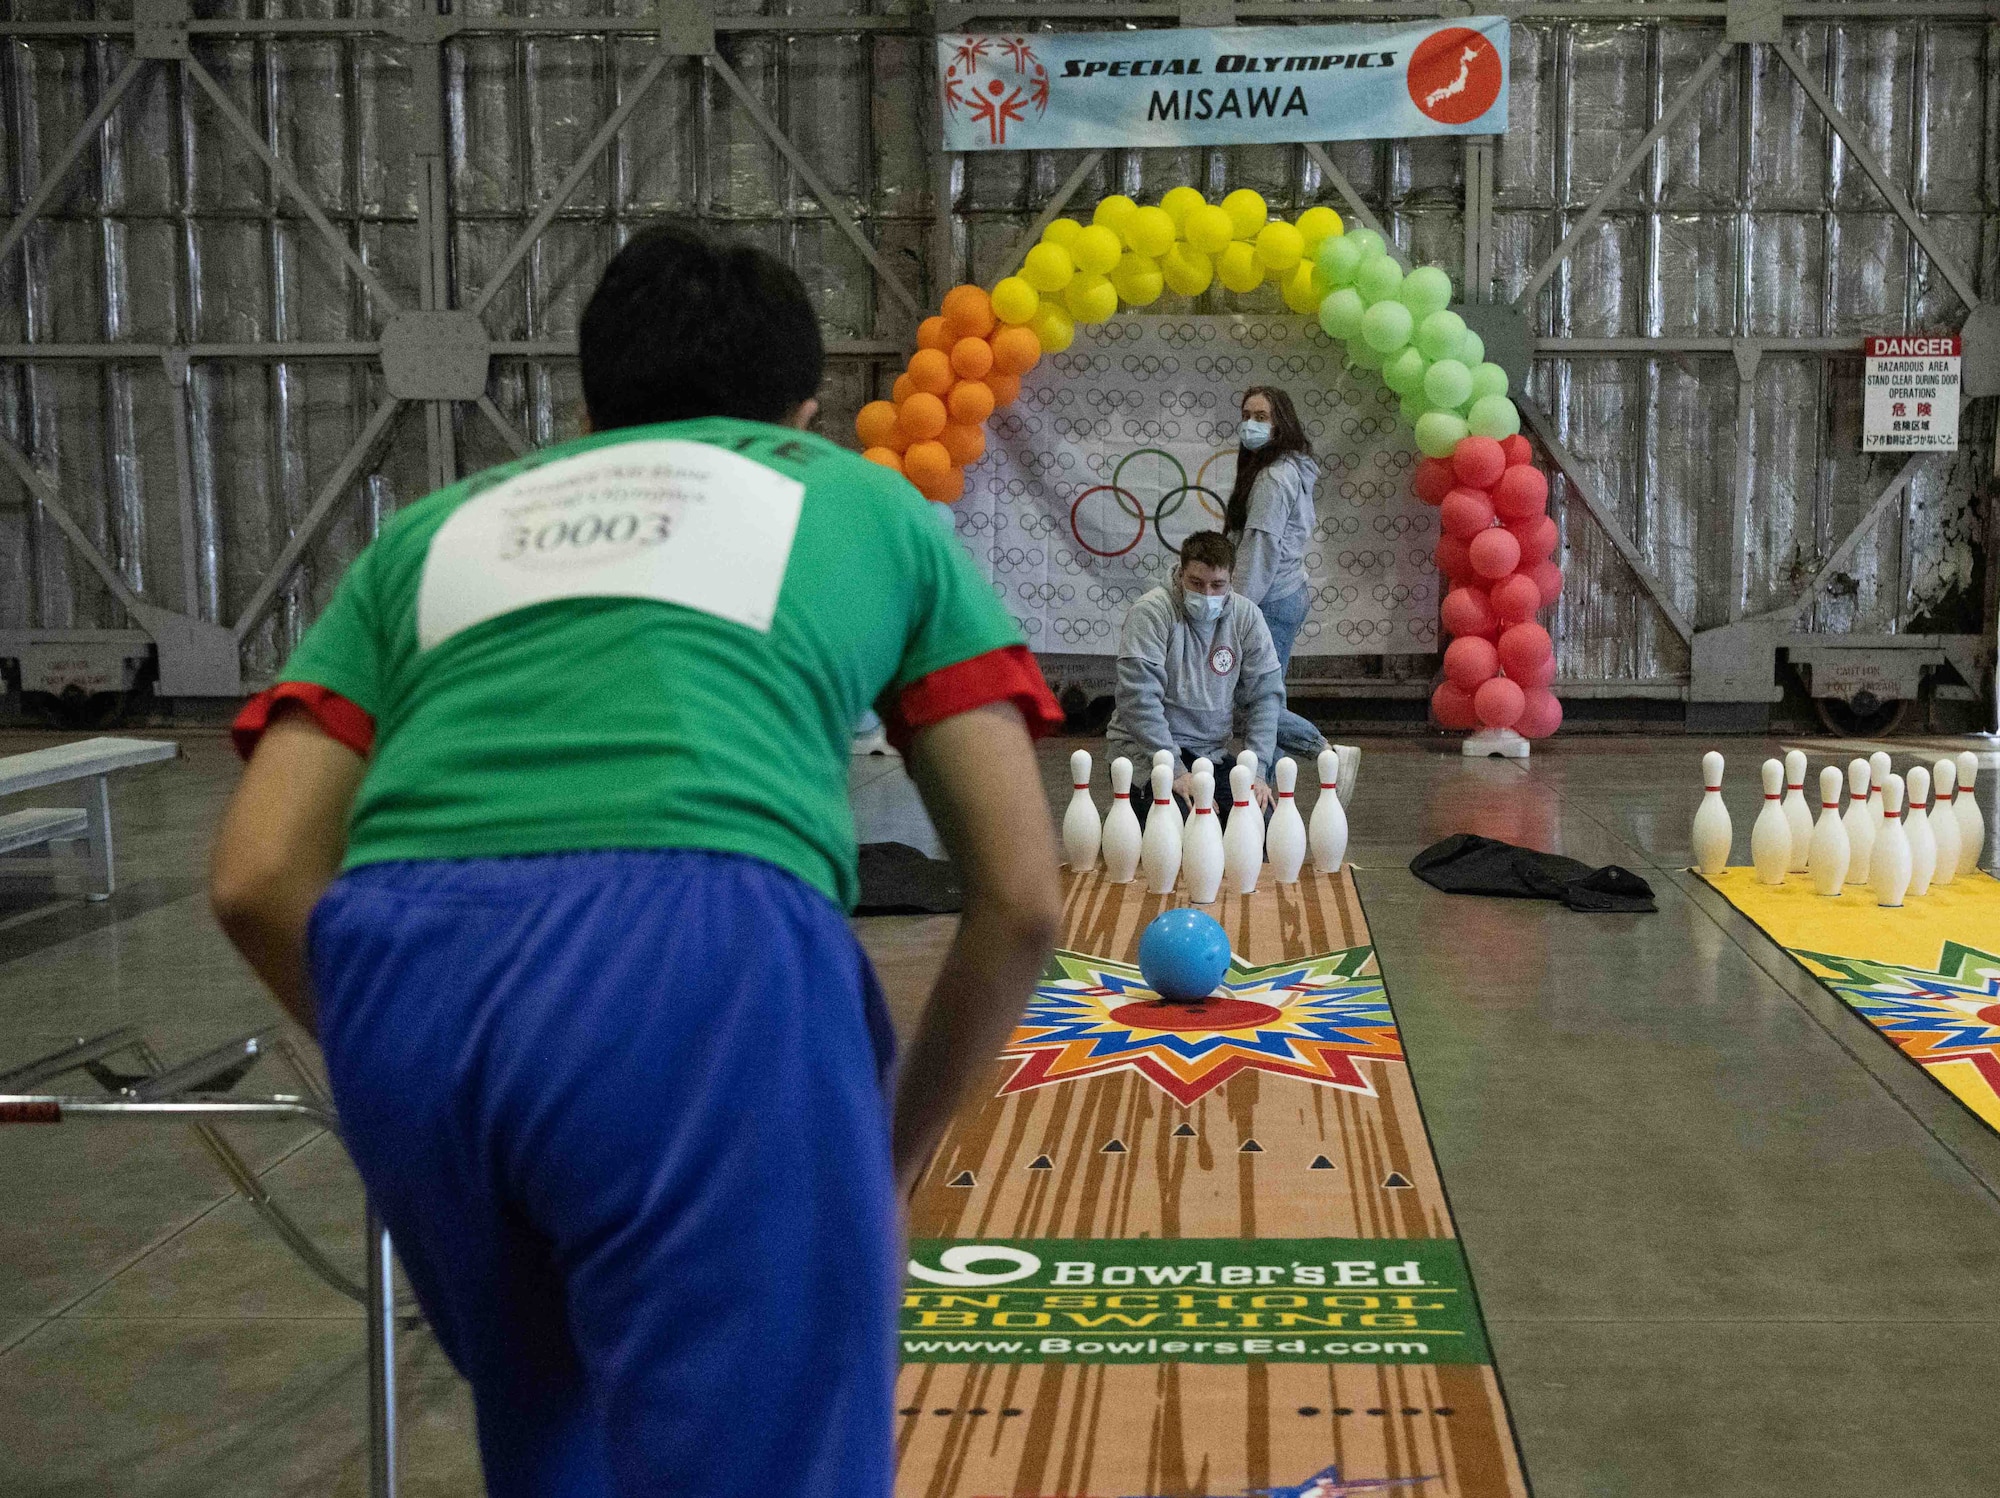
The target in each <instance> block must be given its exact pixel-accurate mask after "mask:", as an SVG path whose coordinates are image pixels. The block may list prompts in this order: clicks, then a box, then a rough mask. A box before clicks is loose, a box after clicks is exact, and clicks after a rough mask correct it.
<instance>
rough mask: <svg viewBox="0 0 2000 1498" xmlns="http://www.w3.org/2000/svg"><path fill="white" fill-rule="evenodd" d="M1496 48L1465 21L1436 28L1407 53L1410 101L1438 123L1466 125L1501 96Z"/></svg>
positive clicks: (1500, 72) (1500, 70)
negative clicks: (1412, 50) (1464, 24)
mask: <svg viewBox="0 0 2000 1498" xmlns="http://www.w3.org/2000/svg"><path fill="white" fill-rule="evenodd" d="M1502 76H1503V71H1502V69H1501V66H1500V52H1499V49H1498V48H1496V47H1495V46H1494V45H1493V43H1492V42H1490V41H1488V40H1487V39H1486V38H1485V37H1484V36H1483V35H1481V34H1480V33H1479V32H1477V31H1471V30H1468V29H1467V28H1466V27H1463V26H1451V27H1447V28H1446V29H1445V30H1443V31H1439V32H1434V33H1433V34H1432V35H1430V36H1427V37H1425V38H1424V40H1423V41H1422V42H1421V43H1419V44H1418V46H1417V49H1416V51H1414V52H1412V53H1411V54H1410V70H1409V75H1408V80H1407V81H1408V84H1409V89H1410V102H1411V103H1412V104H1414V105H1416V106H1417V108H1418V109H1419V110H1420V111H1421V112H1422V113H1423V114H1424V115H1425V117H1426V118H1428V119H1433V120H1436V121H1437V122H1438V123H1439V124H1440V125H1466V124H1470V123H1471V122H1472V121H1474V120H1476V119H1478V118H1479V117H1480V116H1481V115H1482V114H1484V113H1486V111H1487V110H1489V109H1491V108H1492V107H1493V102H1494V100H1496V99H1498V98H1499V97H1500V83H1501V79H1502Z"/></svg>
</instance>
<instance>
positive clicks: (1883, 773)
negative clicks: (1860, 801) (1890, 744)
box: [1868, 749, 1889, 832]
mask: <svg viewBox="0 0 2000 1498" xmlns="http://www.w3.org/2000/svg"><path fill="white" fill-rule="evenodd" d="M1888 778H1889V756H1888V755H1887V754H1885V753H1884V752H1883V751H1882V750H1880V749H1877V750H1876V751H1875V752H1874V753H1873V754H1871V755H1869V756H1868V810H1869V811H1870V812H1871V813H1873V814H1874V817H1875V823H1876V827H1875V830H1876V831H1877V832H1880V831H1881V830H1882V827H1881V822H1882V786H1883V784H1884V782H1886V781H1887V780H1888Z"/></svg>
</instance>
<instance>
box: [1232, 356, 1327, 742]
mask: <svg viewBox="0 0 2000 1498" xmlns="http://www.w3.org/2000/svg"><path fill="white" fill-rule="evenodd" d="M1237 440H1238V442H1239V444H1240V445H1239V447H1238V448H1237V452H1236V483H1235V485H1234V487H1232V488H1231V489H1230V491H1229V508H1228V510H1227V511H1226V512H1225V518H1224V520H1223V529H1224V531H1225V532H1227V534H1228V536H1229V539H1230V540H1231V541H1233V542H1235V543H1236V579H1237V581H1236V590H1237V591H1238V592H1239V593H1241V594H1242V595H1243V596H1244V597H1245V598H1247V599H1249V600H1250V601H1251V602H1252V603H1254V604H1256V605H1257V607H1258V608H1259V609H1260V610H1261V611H1262V612H1263V615H1264V622H1265V624H1267V625H1269V626H1270V630H1271V643H1272V644H1273V645H1275V646H1276V647H1277V650H1278V669H1279V671H1280V672H1283V671H1284V670H1285V668H1286V667H1288V666H1290V665H1291V662H1292V641H1293V640H1294V639H1296V638H1297V636H1298V632H1299V626H1300V625H1301V624H1303V623H1305V619H1306V610H1307V608H1308V607H1309V606H1310V604H1311V598H1310V596H1309V595H1308V593H1307V591H1306V547H1307V546H1308V545H1309V544H1310V543H1311V541H1312V533H1313V526H1314V524H1315V523H1316V522H1317V520H1318V518H1319V517H1318V514H1317V513H1316V512H1315V511H1314V509H1313V485H1314V484H1316V483H1317V482H1319V460H1318V459H1317V458H1315V457H1314V456H1313V455H1312V449H1311V447H1310V446H1309V445H1308V444H1307V442H1306V433H1305V428H1304V427H1302V426H1300V425H1299V413H1298V411H1297V410H1296V409H1295V408H1294V407H1293V405H1292V398H1291V397H1290V396H1289V395H1287V394H1285V392H1284V391H1282V390H1280V389H1278V388H1277V387H1276V386H1274V385H1252V386H1251V387H1250V388H1249V390H1247V391H1246V392H1245V393H1244V396H1243V411H1242V422H1241V425H1239V426H1238V427H1237ZM1278 747H1279V748H1280V749H1282V750H1286V751H1289V752H1291V753H1293V754H1317V753H1319V751H1320V750H1322V749H1324V748H1326V739H1325V737H1324V736H1323V735H1322V734H1321V733H1320V731H1319V730H1318V729H1317V728H1315V727H1313V725H1312V724H1311V723H1310V722H1308V721H1307V720H1306V719H1304V718H1302V717H1300V716H1299V715H1298V714H1297V713H1295V712H1292V711H1291V710H1290V709H1289V708H1288V709H1287V710H1286V711H1285V713H1284V714H1283V715H1282V716H1281V717H1280V718H1279V719H1278Z"/></svg>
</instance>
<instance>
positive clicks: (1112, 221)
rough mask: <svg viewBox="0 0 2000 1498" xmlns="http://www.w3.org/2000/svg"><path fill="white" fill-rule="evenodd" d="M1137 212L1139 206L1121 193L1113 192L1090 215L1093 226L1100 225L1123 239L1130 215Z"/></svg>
mask: <svg viewBox="0 0 2000 1498" xmlns="http://www.w3.org/2000/svg"><path fill="white" fill-rule="evenodd" d="M1138 211H1139V205H1138V204H1137V203H1135V202H1133V201H1132V200H1131V199H1130V198H1128V197H1126V196H1125V194H1124V193H1122V192H1114V193H1113V194H1111V196H1110V197H1108V198H1105V199H1103V200H1101V201H1100V202H1099V203H1098V205H1097V207H1096V209H1095V210H1094V211H1093V212H1092V213H1091V215H1090V221H1091V222H1092V223H1093V224H1102V225H1104V227H1105V228H1107V229H1109V230H1110V231H1111V232H1112V233H1113V234H1116V235H1117V236H1118V237H1119V238H1120V239H1123V238H1124V237H1125V225H1126V224H1127V223H1128V222H1130V221H1131V218H1132V215H1133V214H1135V213H1137V212H1138Z"/></svg>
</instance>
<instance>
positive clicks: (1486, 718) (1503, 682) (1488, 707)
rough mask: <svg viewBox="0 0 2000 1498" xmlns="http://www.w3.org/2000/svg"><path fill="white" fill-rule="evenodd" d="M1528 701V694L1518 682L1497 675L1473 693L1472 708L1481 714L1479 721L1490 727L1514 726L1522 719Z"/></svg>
mask: <svg viewBox="0 0 2000 1498" xmlns="http://www.w3.org/2000/svg"><path fill="white" fill-rule="evenodd" d="M1526 701H1527V694H1526V693H1525V692H1523V691H1522V690H1521V688H1520V684H1519V683H1518V682H1512V681H1509V680H1508V679H1507V678H1506V677H1504V676H1496V677H1494V678H1493V679H1492V680H1491V681H1488V682H1483V683H1481V684H1480V688H1479V690H1478V691H1476V692H1474V693H1473V694H1472V710H1473V711H1474V712H1475V713H1477V714H1479V721H1480V722H1482V723H1484V724H1485V725H1486V726H1487V727H1488V728H1512V727H1513V726H1514V724H1515V723H1516V722H1517V721H1518V720H1519V719H1520V716H1521V709H1522V708H1523V707H1524V706H1525V705H1526Z"/></svg>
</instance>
